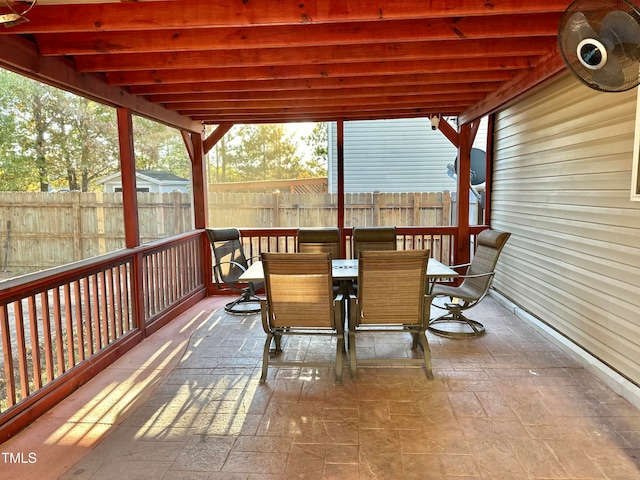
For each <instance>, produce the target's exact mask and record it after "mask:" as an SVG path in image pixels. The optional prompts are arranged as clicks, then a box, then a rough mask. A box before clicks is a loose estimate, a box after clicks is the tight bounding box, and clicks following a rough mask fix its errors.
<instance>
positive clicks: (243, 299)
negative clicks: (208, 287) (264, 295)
mask: <svg viewBox="0 0 640 480" xmlns="http://www.w3.org/2000/svg"><path fill="white" fill-rule="evenodd" d="M206 232H207V235H208V237H209V241H210V242H211V246H212V248H213V256H214V260H215V262H214V265H213V277H214V279H215V281H216V285H217V286H218V289H219V290H221V291H223V290H224V289H227V290H231V291H233V292H237V293H240V294H241V295H240V297H238V298H237V299H236V300H234V301H233V302H229V303H227V304H226V305H225V307H224V309H225V311H227V312H229V313H234V314H251V313H258V312H259V311H260V297H258V296H257V295H256V290H259V289H261V288H262V287H263V286H264V284H263V283H256V282H251V283H249V284H248V285H247V286H244V287H243V286H241V285H240V282H239V278H240V275H242V274H243V273H244V272H245V271H246V270H247V268H249V261H248V260H247V257H246V256H245V254H244V250H243V248H242V242H241V241H240V232H239V231H238V230H237V229H235V228H218V229H212V228H207V229H206Z"/></svg>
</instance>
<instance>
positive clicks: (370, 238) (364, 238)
mask: <svg viewBox="0 0 640 480" xmlns="http://www.w3.org/2000/svg"><path fill="white" fill-rule="evenodd" d="M396 249H397V242H396V227H355V228H354V229H353V258H360V252H362V251H365V250H396Z"/></svg>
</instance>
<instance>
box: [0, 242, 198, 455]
mask: <svg viewBox="0 0 640 480" xmlns="http://www.w3.org/2000/svg"><path fill="white" fill-rule="evenodd" d="M202 258H203V249H202V233H201V232H191V233H188V234H183V235H179V236H177V237H173V238H171V239H168V240H162V241H158V242H154V243H152V244H149V245H144V246H141V247H138V248H135V249H131V250H123V251H120V252H115V253H112V254H109V255H104V256H101V257H97V258H94V259H91V260H86V261H82V262H77V263H74V264H71V265H67V266H64V267H60V268H56V269H51V270H46V271H43V272H39V273H35V274H31V275H27V276H24V277H19V278H15V279H12V280H9V281H7V282H4V283H3V284H2V290H0V337H2V352H3V355H2V363H3V367H2V371H3V378H2V381H1V382H0V443H1V442H2V441H4V440H5V439H6V438H8V436H10V435H11V434H12V433H13V432H15V431H17V430H19V428H21V426H24V425H26V424H28V423H29V422H30V421H32V420H33V419H34V418H36V417H37V416H38V415H40V414H41V413H43V412H44V411H46V409H47V408H49V406H50V405H52V404H54V403H56V402H57V401H59V400H60V399H61V398H63V397H64V396H66V395H67V394H68V393H70V391H73V390H74V389H75V388H77V387H78V386H79V385H80V384H82V383H84V382H86V381H87V380H88V379H90V378H91V377H92V376H94V375H96V374H97V373H98V372H99V371H100V370H101V369H102V368H104V367H105V366H107V365H108V364H109V363H111V362H113V361H114V360H115V359H117V358H118V357H119V356H121V355H122V354H123V353H124V352H125V351H127V350H129V349H130V348H132V347H133V346H135V345H136V344H137V343H139V342H140V341H141V340H142V339H143V338H144V337H145V336H146V335H148V334H150V333H152V332H153V331H155V330H157V328H159V327H160V326H161V325H163V324H164V323H166V322H167V321H169V320H171V319H172V318H174V317H175V316H176V315H177V314H178V313H179V312H180V311H181V310H184V309H186V308H187V306H189V304H190V303H195V301H197V300H199V299H200V298H203V297H204V295H205V294H204V292H205V285H204V280H203V278H204V275H203V268H202ZM136 278H139V279H140V280H139V281H136Z"/></svg>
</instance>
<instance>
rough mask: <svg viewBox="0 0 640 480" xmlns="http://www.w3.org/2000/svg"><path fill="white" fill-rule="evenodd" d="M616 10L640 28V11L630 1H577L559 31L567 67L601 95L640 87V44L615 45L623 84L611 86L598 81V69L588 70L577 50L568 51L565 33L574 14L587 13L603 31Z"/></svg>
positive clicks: (566, 13)
mask: <svg viewBox="0 0 640 480" xmlns="http://www.w3.org/2000/svg"><path fill="white" fill-rule="evenodd" d="M614 10H619V11H622V12H624V13H627V14H628V15H630V16H631V17H632V18H633V19H634V20H635V21H636V22H637V23H638V25H640V10H638V7H636V6H635V5H634V4H633V3H631V2H629V1H627V0H575V1H574V2H573V3H571V4H570V5H569V6H568V7H567V9H566V10H565V13H564V14H563V16H562V18H561V20H560V26H559V28H558V45H559V47H560V54H561V55H562V58H563V60H564V63H565V64H566V66H567V67H568V68H569V70H570V71H572V72H573V73H574V76H575V77H576V78H577V79H578V80H579V81H580V82H582V83H583V84H585V85H587V86H588V87H590V88H593V89H595V90H599V91H601V92H623V91H626V90H631V89H632V88H635V87H637V86H638V84H640V44H629V43H624V44H618V45H616V46H615V48H614V49H613V51H612V52H611V55H610V57H614V58H615V59H616V60H617V61H618V64H619V66H620V69H621V70H622V75H623V82H622V83H621V84H620V85H609V84H607V83H606V82H602V81H598V79H596V78H594V76H597V73H596V72H597V70H593V69H589V68H587V67H585V66H584V65H583V64H582V62H581V61H580V59H579V58H578V55H577V53H576V51H575V50H574V51H570V49H567V48H565V41H566V38H565V35H564V32H565V27H566V26H567V23H568V22H569V20H570V19H571V17H572V15H573V14H575V13H577V12H581V13H583V14H584V15H585V17H586V19H587V21H588V22H589V24H590V25H591V26H592V27H593V29H594V30H595V31H596V32H599V31H600V25H601V23H602V20H603V19H604V17H605V16H606V15H607V14H608V13H610V12H612V11H614Z"/></svg>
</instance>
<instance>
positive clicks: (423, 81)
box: [129, 70, 513, 95]
mask: <svg viewBox="0 0 640 480" xmlns="http://www.w3.org/2000/svg"><path fill="white" fill-rule="evenodd" d="M511 77H513V72H511V71H508V70H504V71H501V70H500V71H496V70H494V71H483V72H465V73H464V74H461V73H456V72H453V73H450V74H446V73H440V74H409V75H395V76H389V75H384V76H373V75H372V76H364V77H342V78H306V79H286V80H247V81H240V80H237V81H233V82H193V83H172V84H160V85H158V84H156V85H134V86H132V87H130V89H129V90H130V91H131V93H132V94H135V95H182V94H188V93H198V94H202V93H234V92H278V91H283V90H318V89H322V90H330V89H348V88H366V87H387V86H394V87H399V86H405V87H411V88H413V86H418V85H420V86H425V85H451V84H467V83H470V84H475V83H494V82H503V81H505V80H509V79H511Z"/></svg>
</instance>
